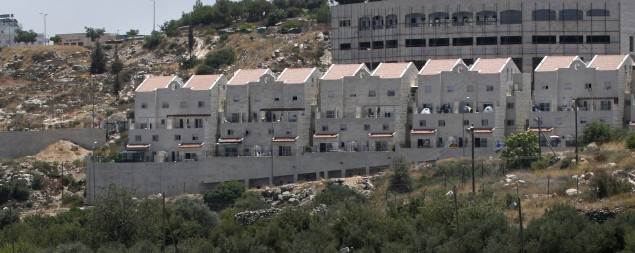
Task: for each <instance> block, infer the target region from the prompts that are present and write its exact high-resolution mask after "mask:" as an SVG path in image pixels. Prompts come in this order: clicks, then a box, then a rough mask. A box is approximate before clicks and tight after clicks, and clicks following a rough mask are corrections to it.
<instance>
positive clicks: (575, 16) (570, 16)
mask: <svg viewBox="0 0 635 253" xmlns="http://www.w3.org/2000/svg"><path fill="white" fill-rule="evenodd" d="M560 20H562V21H571V20H582V11H581V10H578V9H564V10H561V11H560Z"/></svg>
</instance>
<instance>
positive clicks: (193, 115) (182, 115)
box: [167, 114, 212, 118]
mask: <svg viewBox="0 0 635 253" xmlns="http://www.w3.org/2000/svg"><path fill="white" fill-rule="evenodd" d="M210 116H212V115H211V114H168V116H167V117H168V118H172V117H186V118H187V117H210Z"/></svg>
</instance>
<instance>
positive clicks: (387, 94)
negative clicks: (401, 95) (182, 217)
mask: <svg viewBox="0 0 635 253" xmlns="http://www.w3.org/2000/svg"><path fill="white" fill-rule="evenodd" d="M386 96H389V97H394V96H395V90H388V91H387V92H386Z"/></svg>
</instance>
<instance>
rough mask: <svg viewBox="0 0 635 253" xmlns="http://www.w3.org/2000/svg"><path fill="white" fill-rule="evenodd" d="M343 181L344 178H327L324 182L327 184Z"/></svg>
mask: <svg viewBox="0 0 635 253" xmlns="http://www.w3.org/2000/svg"><path fill="white" fill-rule="evenodd" d="M343 183H344V179H343V178H329V180H328V181H327V182H326V184H327V185H334V184H339V185H341V184H343Z"/></svg>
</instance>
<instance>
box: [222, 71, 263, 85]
mask: <svg viewBox="0 0 635 253" xmlns="http://www.w3.org/2000/svg"><path fill="white" fill-rule="evenodd" d="M267 72H270V70H269V69H239V70H238V71H236V74H234V77H232V79H231V80H229V82H228V83H227V85H244V84H247V83H250V82H258V81H259V80H260V77H261V76H263V75H264V74H266V73H267Z"/></svg>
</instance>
